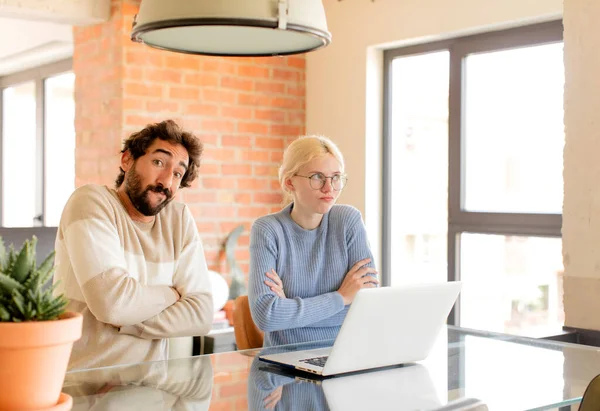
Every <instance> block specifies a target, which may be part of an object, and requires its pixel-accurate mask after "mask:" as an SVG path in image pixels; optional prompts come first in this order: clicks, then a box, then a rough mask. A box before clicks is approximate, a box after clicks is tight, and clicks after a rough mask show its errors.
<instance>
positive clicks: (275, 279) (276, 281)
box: [265, 269, 285, 298]
mask: <svg viewBox="0 0 600 411" xmlns="http://www.w3.org/2000/svg"><path fill="white" fill-rule="evenodd" d="M265 275H266V276H267V277H268V278H269V279H270V280H271V281H269V280H265V285H266V286H267V287H269V288H270V289H271V291H273V292H274V293H275V294H277V295H278V296H279V297H280V298H285V292H284V291H283V282H282V281H281V278H279V276H278V275H277V273H276V272H275V270H274V269H271V271H268V272H266V273H265Z"/></svg>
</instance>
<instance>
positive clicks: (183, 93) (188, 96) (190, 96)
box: [169, 87, 200, 100]
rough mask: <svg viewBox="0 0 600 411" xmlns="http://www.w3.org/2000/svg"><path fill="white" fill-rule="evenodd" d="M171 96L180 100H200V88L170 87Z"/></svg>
mask: <svg viewBox="0 0 600 411" xmlns="http://www.w3.org/2000/svg"><path fill="white" fill-rule="evenodd" d="M169 97H170V98H172V99H179V100H199V99H200V90H198V89H196V88H191V87H170V89H169Z"/></svg>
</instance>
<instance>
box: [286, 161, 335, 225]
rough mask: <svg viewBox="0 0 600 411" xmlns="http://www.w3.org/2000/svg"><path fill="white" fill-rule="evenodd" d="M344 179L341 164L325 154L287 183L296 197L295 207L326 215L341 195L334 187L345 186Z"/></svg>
mask: <svg viewBox="0 0 600 411" xmlns="http://www.w3.org/2000/svg"><path fill="white" fill-rule="evenodd" d="M309 177H310V178H309ZM330 177H333V178H334V180H332V178H330ZM343 179H345V176H344V173H343V170H342V168H341V165H340V163H339V162H338V161H337V160H336V159H335V157H334V156H332V155H331V154H325V155H323V156H321V157H317V158H315V159H313V160H312V161H311V162H309V163H307V164H305V165H304V166H303V167H301V168H300V169H299V170H298V172H297V173H296V175H295V176H292V177H291V178H289V179H288V180H287V181H286V185H287V187H288V189H289V190H291V192H292V195H293V196H294V206H295V207H299V208H300V209H302V210H303V211H305V212H307V213H316V214H326V213H327V212H329V210H330V209H331V207H332V206H333V205H334V204H335V202H336V201H337V199H338V197H339V195H340V193H341V190H335V189H334V187H337V188H339V187H340V185H339V184H341V185H343V181H340V180H343ZM336 180H337V181H336ZM323 181H324V184H323V186H322V187H321V184H322V182H323ZM319 187H320V188H319Z"/></svg>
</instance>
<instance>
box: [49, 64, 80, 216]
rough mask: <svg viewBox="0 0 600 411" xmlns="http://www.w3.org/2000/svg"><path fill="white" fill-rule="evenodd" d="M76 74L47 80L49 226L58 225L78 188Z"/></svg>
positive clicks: (62, 75)
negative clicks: (76, 177) (74, 191)
mask: <svg viewBox="0 0 600 411" xmlns="http://www.w3.org/2000/svg"><path fill="white" fill-rule="evenodd" d="M74 85H75V75H74V74H73V73H65V74H61V75H58V76H55V77H50V78H48V79H46V86H45V93H46V95H45V99H46V102H45V107H46V116H45V118H46V140H45V142H46V144H45V150H46V173H45V181H46V198H45V199H44V201H45V207H46V209H45V225H47V226H58V223H59V222H60V216H61V214H62V210H63V207H64V206H65V203H66V202H67V200H68V199H69V196H70V195H71V193H72V192H73V190H74V189H75V125H74V122H75V100H74V97H73V93H74Z"/></svg>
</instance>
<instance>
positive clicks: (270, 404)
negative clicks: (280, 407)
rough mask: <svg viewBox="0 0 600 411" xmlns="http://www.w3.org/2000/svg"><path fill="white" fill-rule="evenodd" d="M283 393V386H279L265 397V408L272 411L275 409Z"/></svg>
mask: <svg viewBox="0 0 600 411" xmlns="http://www.w3.org/2000/svg"><path fill="white" fill-rule="evenodd" d="M282 392H283V386H279V387H277V388H275V389H274V390H273V391H271V393H270V394H269V395H268V396H266V397H265V399H264V402H263V404H264V406H265V409H267V410H272V409H274V408H275V406H276V405H277V403H278V402H279V400H280V399H281V394H282Z"/></svg>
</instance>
